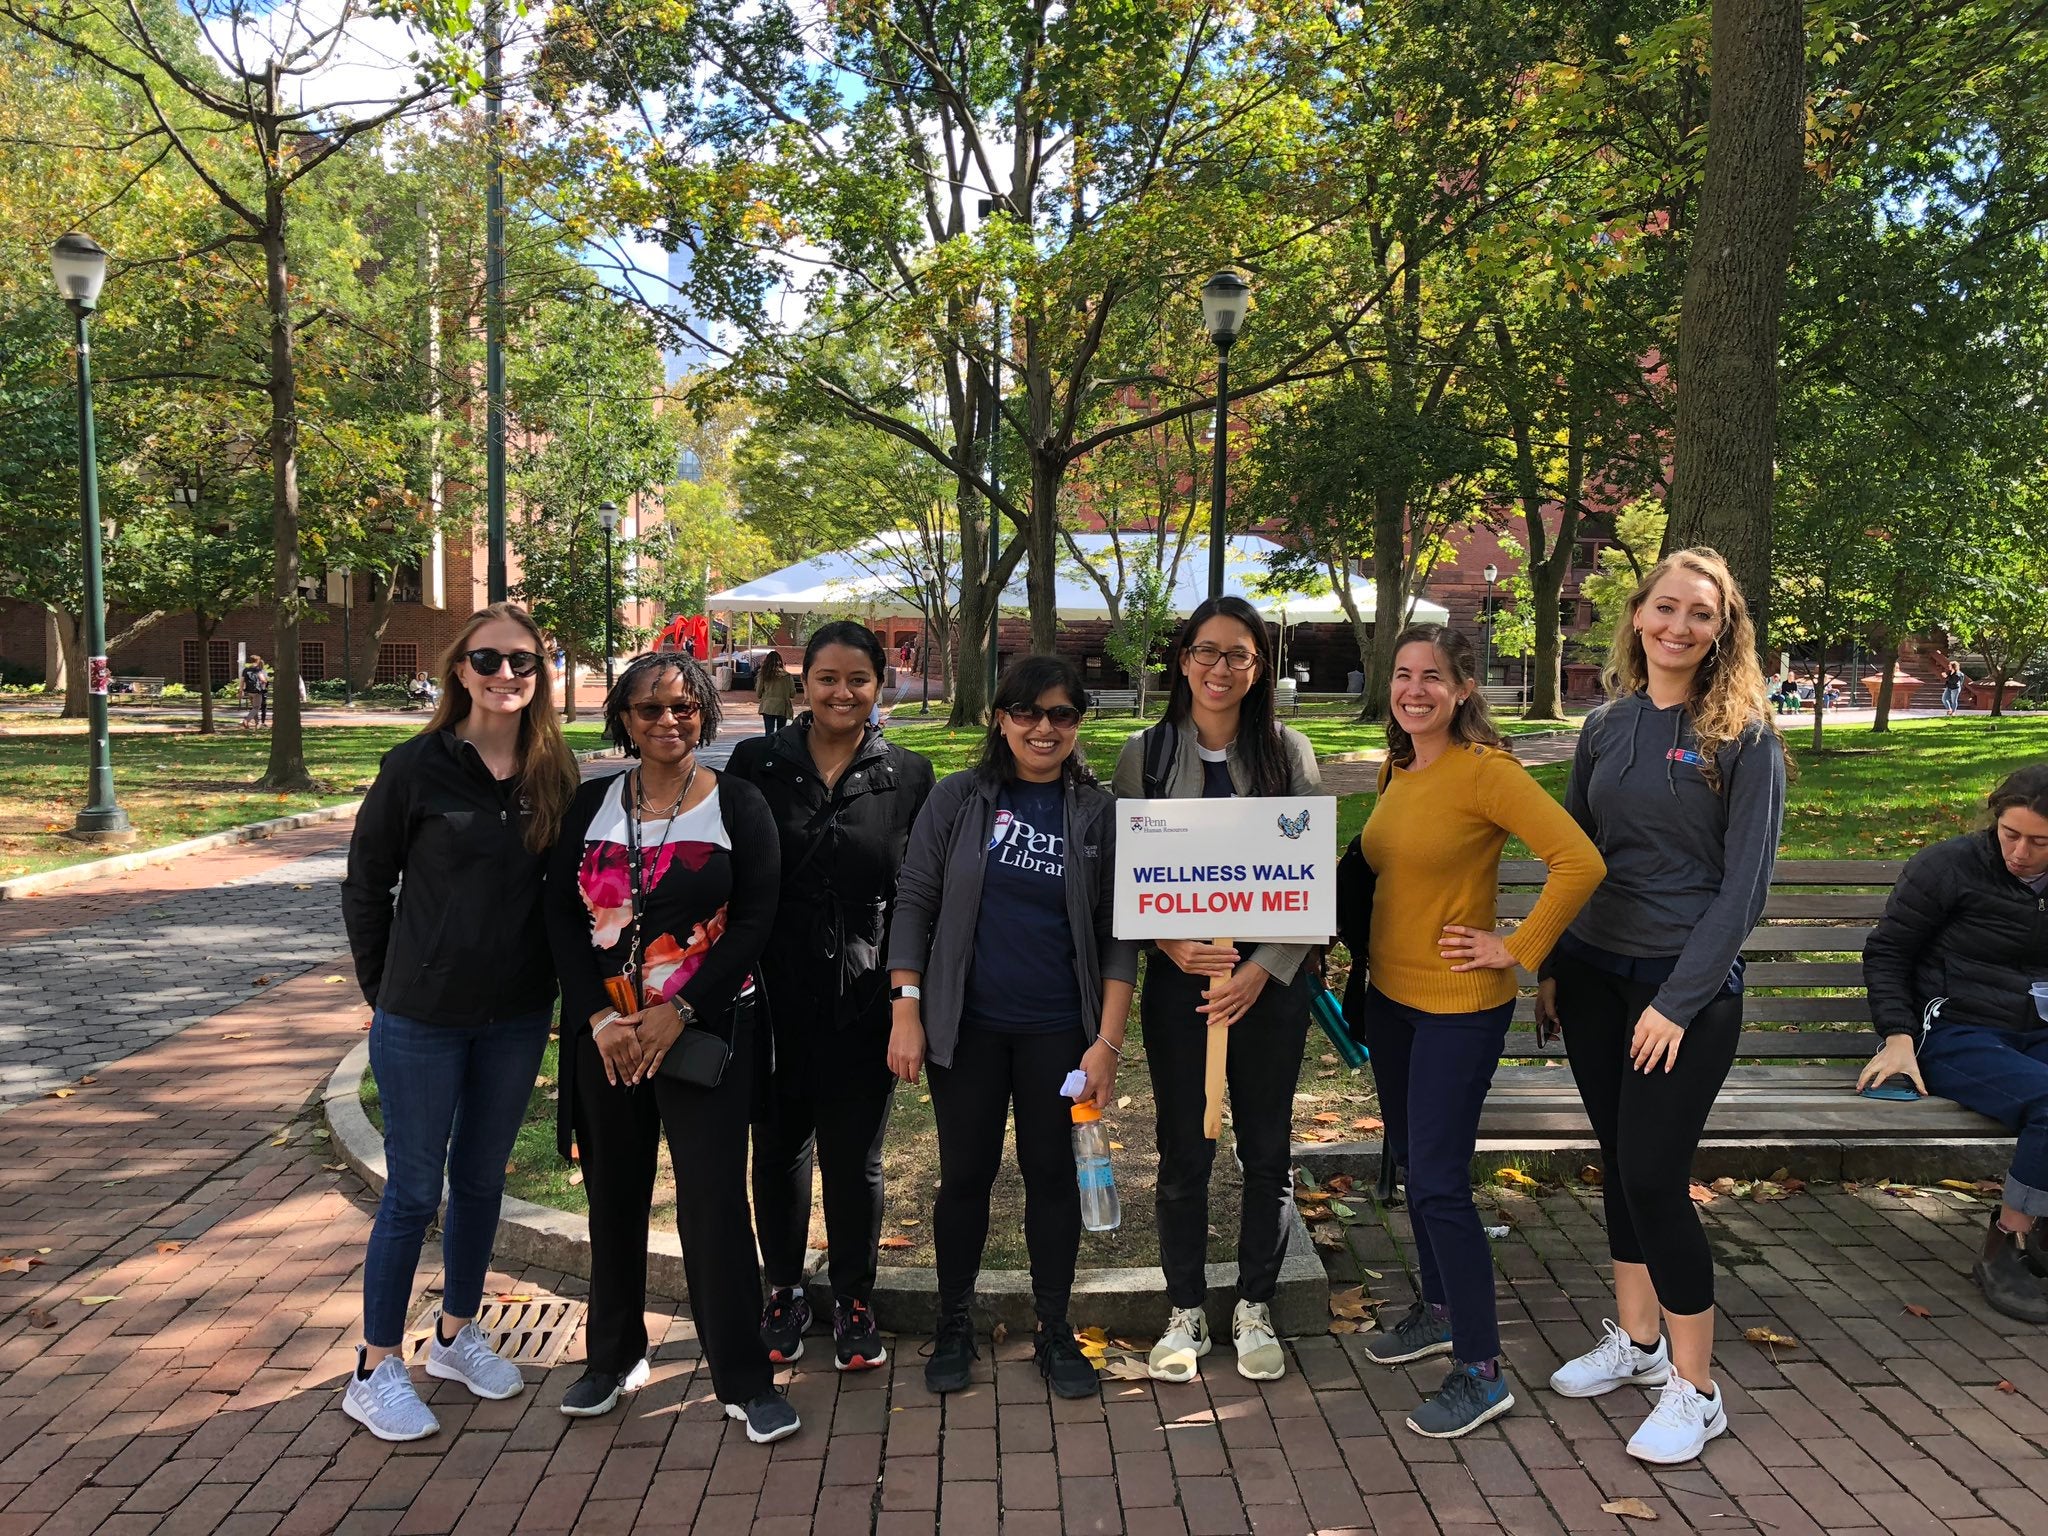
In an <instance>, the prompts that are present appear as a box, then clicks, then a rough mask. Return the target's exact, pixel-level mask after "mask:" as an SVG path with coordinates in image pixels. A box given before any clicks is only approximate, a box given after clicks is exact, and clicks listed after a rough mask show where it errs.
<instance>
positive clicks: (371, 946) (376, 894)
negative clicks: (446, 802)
mask: <svg viewBox="0 0 2048 1536" xmlns="http://www.w3.org/2000/svg"><path fill="white" fill-rule="evenodd" d="M393 755H394V753H392V752H387V753H385V754H384V760H383V761H382V762H381V763H380V764H378V767H377V778H376V782H375V783H373V784H371V786H370V792H369V793H368V794H367V795H365V796H364V797H363V804H362V808H361V809H360V810H358V811H357V812H356V824H355V830H354V831H353V832H352V833H351V834H350V835H349V840H348V873H347V874H346V875H344V876H343V877H342V881H341V919H342V923H343V925H344V926H345V927H346V928H347V930H348V947H349V952H350V953H351V954H352V955H353V956H354V957H355V963H356V985H358V986H359V987H361V988H362V990H363V1000H364V1001H365V1002H367V1003H368V1004H369V1005H370V1006H371V1007H372V1008H374V1007H376V1006H377V993H378V990H379V989H380V988H381V987H382V986H383V984H384V957H385V955H386V953H387V952H388V951H389V950H390V948H391V924H392V919H393V911H394V907H393V902H394V899H395V896H394V893H395V892H396V891H397V889H398V879H399V876H400V875H402V874H403V873H404V872H405V852H406V847H407V845H408V844H409V843H410V842H411V840H412V798H413V797H412V793H411V783H410V779H411V776H410V775H409V774H408V773H407V772H406V770H405V759H404V758H402V757H401V758H400V760H399V762H398V763H397V764H396V765H394V764H393V763H392V761H391V759H392V757H393Z"/></svg>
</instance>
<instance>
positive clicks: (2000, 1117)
mask: <svg viewBox="0 0 2048 1536" xmlns="http://www.w3.org/2000/svg"><path fill="white" fill-rule="evenodd" d="M1920 1075H1921V1076H1922V1077H1923V1078H1925V1079H1926V1081H1927V1091H1928V1092H1929V1093H1932V1094H1938V1095H1939V1096H1940V1097H1942V1098H1944V1099H1953V1100H1954V1101H1955V1102H1956V1103H1958V1104H1960V1105H1962V1106H1963V1108H1965V1109H1974V1110H1976V1111H1977V1113H1978V1114H1980V1115H1989V1116H1990V1117H1991V1118H1992V1119H1994V1120H1996V1121H1998V1122H1999V1123H2000V1124H2002V1125H2004V1126H2005V1127H2006V1128H2007V1129H2008V1130H2011V1131H2014V1132H2016V1133H2017V1134H2018V1136H2019V1145H2018V1146H2016V1147H2014V1148H2013V1153H2012V1167H2011V1169H2010V1170H2009V1171H2008V1172H2007V1173H2006V1176H2005V1203H2006V1204H2007V1205H2009V1206H2011V1207H2012V1208H2013V1209H2014V1210H2016V1211H2018V1212H2019V1213H2020V1214H2021V1215H2023V1216H2036V1217H2042V1218H2048V1029H2036V1030H2030V1031H2028V1032H2027V1033H2026V1034H2024V1035H2022V1034H2019V1033H2016V1032H2015V1031H2013V1030H2010V1029H1990V1028H1987V1027H1985V1026H1984V1025H1981V1024H1941V1023H1937V1024H1936V1025H1935V1026H1934V1028H1933V1029H1932V1030H1931V1031H1929V1032H1928V1035H1927V1038H1926V1039H1925V1040H1923V1041H1921V1042H1920Z"/></svg>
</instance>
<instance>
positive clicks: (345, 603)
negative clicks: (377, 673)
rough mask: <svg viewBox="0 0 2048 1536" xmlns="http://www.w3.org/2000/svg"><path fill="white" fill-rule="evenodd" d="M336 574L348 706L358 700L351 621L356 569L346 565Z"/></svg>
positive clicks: (344, 696)
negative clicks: (338, 583)
mask: <svg viewBox="0 0 2048 1536" xmlns="http://www.w3.org/2000/svg"><path fill="white" fill-rule="evenodd" d="M334 574H335V575H337V576H339V577H340V578H341V702H342V706H343V707H344V708H347V707H349V706H351V705H353V704H354V703H355V701H356V646H355V634H354V632H353V630H354V626H352V625H351V624H350V623H349V619H350V617H351V616H352V615H353V614H354V613H355V611H356V570H355V567H354V566H352V565H344V566H343V567H342V568H341V569H340V570H338V571H336V572H335V573H334Z"/></svg>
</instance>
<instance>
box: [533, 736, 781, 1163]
mask: <svg viewBox="0 0 2048 1536" xmlns="http://www.w3.org/2000/svg"><path fill="white" fill-rule="evenodd" d="M624 782H625V781H624V775H621V774H612V775H609V776H607V777H605V778H602V779H593V780H591V781H589V782H587V783H585V784H584V785H583V787H582V788H581V789H580V790H578V791H577V792H576V799H575V801H574V802H573V803H572V804H571V805H570V807H569V813H568V815H567V816H565V817H564V818H563V820H562V835H561V837H560V838H559V839H558V840H557V841H556V843H555V850H554V853H553V855H552V856H551V857H550V858H549V860H548V879H547V897H546V901H545V904H544V905H545V910H546V913H547V937H548V946H549V948H550V949H552V950H553V952H554V961H555V969H556V971H557V972H558V973H559V975H560V977H561V982H562V1048H561V1060H560V1063H559V1067H558V1070H559V1072H560V1076H561V1097H560V1100H559V1101H558V1102H559V1109H558V1111H557V1114H556V1120H555V1143H556V1146H557V1147H558V1148H559V1149H560V1151H561V1153H562V1155H563V1156H564V1157H567V1156H568V1155H569V1144H570V1142H571V1140H572V1139H573V1137H574V1124H573V1107H574V1105H575V1102H576V1086H575V1074H576V1057H577V1054H578V1048H579V1046H580V1044H581V1040H582V1037H583V1036H585V1035H587V1034H589V1033H590V1019H591V1016H592V1015H593V1014H596V1013H601V1012H602V1011H603V1010H604V1009H605V1008H607V1007H608V1006H610V1000H609V998H608V997H607V995H606V993H605V990H604V975H603V972H602V971H601V969H600V967H599V958H600V957H599V955H598V952H597V950H596V949H594V948H593V947H592V946H591V942H590V931H591V915H590V909H589V908H588V907H586V906H585V905H584V903H583V893H582V890H581V888H580V887H579V886H578V884H577V881H576V874H577V870H578V868H579V867H580V866H581V864H582V862H583V851H584V850H583V844H584V834H585V833H586V832H588V831H589V830H590V824H591V822H593V821H594V820H596V818H597V813H598V810H599V808H600V807H601V806H602V805H603V804H604V800H605V797H606V796H608V795H617V794H619V793H621V792H622V789H623V787H624ZM718 809H719V816H720V819H721V820H722V821H723V822H724V823H725V835H726V837H727V838H728V839H730V840H731V843H732V856H731V867H732V889H731V893H730V895H729V896H728V897H727V900H726V904H725V916H726V926H725V932H724V933H723V934H721V935H720V936H719V939H718V942H717V943H715V944H713V945H712V946H711V949H710V951H709V952H708V953H707V954H706V955H705V957H704V960H703V963H702V964H701V965H700V966H698V968H697V971H696V974H695V975H693V976H691V977H690V979H689V980H688V981H686V982H684V983H683V985H682V988H681V991H680V993H679V994H678V995H680V996H681V997H682V999H683V1001H685V1002H686V1003H688V1004H689V1005H690V1007H691V1008H692V1009H693V1010H694V1011H695V1013H696V1015H697V1020H698V1022H697V1023H696V1024H694V1025H692V1026H691V1027H692V1028H697V1029H712V1030H716V1031H717V1032H718V1033H720V1034H724V1035H728V1036H729V1035H730V1033H731V1031H732V1029H733V1027H734V1025H733V1006H732V1005H733V1001H734V999H735V998H737V997H738V996H739V993H740V989H741V988H742V987H743V986H744V985H745V984H746V981H747V978H748V977H749V976H750V975H751V974H752V973H753V970H754V965H755V963H756V962H757V961H758V960H759V959H760V958H761V952H762V949H763V948H764V947H765V946H766V944H767V942H768V935H769V932H770V930H771V929H772V927H773V926H774V922H775V899H776V892H777V890H778V889H779V887H780V885H781V880H782V869H781V860H780V856H779V854H778V851H777V847H776V839H775V821H774V818H773V817H771V816H770V815H769V814H768V802H767V801H765V800H763V799H762V798H761V792H760V791H759V790H758V789H756V788H754V786H753V785H751V784H749V783H747V782H746V781H745V780H743V779H735V778H733V777H731V776H730V775H729V774H721V775H719V778H718ZM664 878H665V877H664ZM704 915H705V916H707V917H708V916H709V915H710V914H709V913H706V914H704ZM654 937H655V935H654V934H652V933H648V934H643V935H642V936H641V946H640V947H641V952H642V953H643V954H644V953H645V952H646V950H647V946H648V944H649V943H650V942H652V940H653V938H654ZM674 937H678V938H684V939H686V938H687V937H688V935H687V934H681V935H674Z"/></svg>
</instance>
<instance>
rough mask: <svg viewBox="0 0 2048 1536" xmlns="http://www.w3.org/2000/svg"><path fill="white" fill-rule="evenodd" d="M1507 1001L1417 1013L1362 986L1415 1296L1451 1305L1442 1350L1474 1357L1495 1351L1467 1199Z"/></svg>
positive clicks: (1488, 1258) (1479, 1233) (1486, 1261)
mask: <svg viewBox="0 0 2048 1536" xmlns="http://www.w3.org/2000/svg"><path fill="white" fill-rule="evenodd" d="M1514 1012H1515V1005H1514V1004H1513V1003H1502V1004H1501V1005H1500V1006H1499V1007H1498V1008H1486V1009H1482V1010H1481V1011H1480V1012H1478V1013H1425V1012H1423V1011H1422V1010H1421V1009H1420V1008H1410V1007H1409V1006H1408V1005H1407V1004H1406V1003H1397V1002H1395V1001H1394V1000H1393V999H1392V998H1391V997H1388V996H1387V995H1386V994H1385V993H1384V992H1382V991H1380V989H1379V988H1378V987H1370V988H1368V989H1367V990H1366V994H1365V1040H1366V1047H1367V1049H1368V1050H1370V1051H1371V1052H1372V1075H1373V1081H1374V1082H1375V1083H1376V1084H1377V1085H1378V1087H1379V1095H1380V1117H1381V1118H1382V1119H1383V1120H1385V1121H1386V1147H1387V1153H1388V1155H1390V1156H1393V1157H1396V1158H1398V1160H1399V1161H1400V1162H1401V1164H1402V1165H1403V1166H1404V1167H1405V1168H1406V1169H1407V1170H1408V1216H1409V1222H1410V1224H1411V1225H1412V1226H1413V1227H1414V1229H1415V1267H1416V1269H1417V1270H1419V1271H1420V1272H1421V1278H1422V1299H1423V1300H1424V1301H1426V1302H1428V1303H1429V1304H1430V1305H1431V1306H1435V1307H1442V1308H1444V1309H1445V1310H1446V1311H1447V1312H1449V1313H1450V1322H1451V1353H1452V1354H1453V1355H1455V1356H1456V1357H1457V1358H1458V1360H1459V1361H1460V1362H1462V1363H1464V1364H1467V1365H1477V1364H1481V1363H1483V1362H1485V1361H1488V1360H1491V1359H1493V1358H1494V1357H1495V1356H1496V1355H1498V1354H1499V1353H1500V1314H1499V1310H1498V1308H1496V1307H1495V1305H1494V1300H1493V1248H1492V1246H1491V1245H1490V1244H1489V1243H1488V1242H1487V1240H1486V1231H1485V1229H1484V1228H1483V1227H1481V1225H1480V1223H1479V1209H1478V1207H1477V1206H1475V1205H1474V1204H1473V1203H1472V1153H1473V1151H1474V1148H1475V1146H1476V1144H1477V1142H1478V1139H1479V1111H1480V1108H1481V1106H1483V1105H1484V1104H1485V1103H1486V1090H1487V1089H1488V1088H1490V1087H1491V1086H1492V1085H1493V1071H1494V1068H1495V1067H1497V1066H1498V1065H1499V1064H1500V1048H1501V1046H1502V1044H1503V1043H1504V1042H1505V1041H1506V1040H1507V1033H1508V1021H1509V1020H1510V1019H1511V1018H1512V1017H1513V1016H1514Z"/></svg>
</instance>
